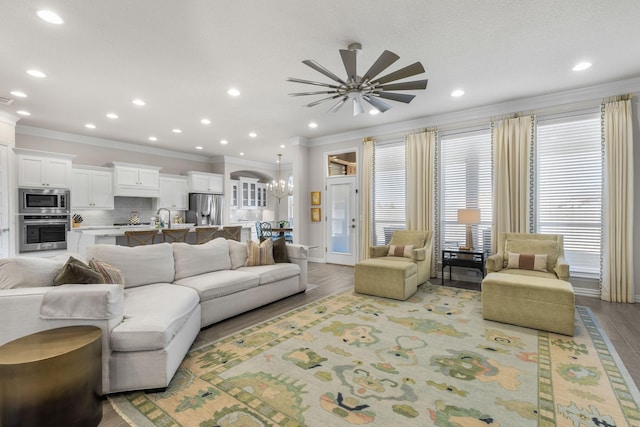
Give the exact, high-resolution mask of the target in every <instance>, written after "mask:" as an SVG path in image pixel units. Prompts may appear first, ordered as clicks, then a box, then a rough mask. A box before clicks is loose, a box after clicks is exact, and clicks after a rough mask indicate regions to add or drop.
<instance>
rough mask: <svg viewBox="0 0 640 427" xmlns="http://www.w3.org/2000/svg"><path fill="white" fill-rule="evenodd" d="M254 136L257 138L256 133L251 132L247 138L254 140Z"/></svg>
mask: <svg viewBox="0 0 640 427" xmlns="http://www.w3.org/2000/svg"><path fill="white" fill-rule="evenodd" d="M256 136H258V134H257V133H255V132H251V133H250V134H249V138H255V137H256Z"/></svg>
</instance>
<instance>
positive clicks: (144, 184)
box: [110, 162, 161, 197]
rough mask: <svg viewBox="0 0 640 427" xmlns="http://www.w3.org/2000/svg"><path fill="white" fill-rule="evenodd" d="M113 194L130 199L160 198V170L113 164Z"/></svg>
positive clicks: (118, 163)
mask: <svg viewBox="0 0 640 427" xmlns="http://www.w3.org/2000/svg"><path fill="white" fill-rule="evenodd" d="M110 165H112V166H113V194H114V195H115V196H129V197H159V196H160V169H161V168H159V167H156V166H146V165H134V164H129V163H120V162H113V163H110Z"/></svg>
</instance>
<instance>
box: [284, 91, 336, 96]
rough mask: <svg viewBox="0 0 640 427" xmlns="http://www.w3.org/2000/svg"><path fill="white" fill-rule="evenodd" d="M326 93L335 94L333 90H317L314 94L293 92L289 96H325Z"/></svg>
mask: <svg viewBox="0 0 640 427" xmlns="http://www.w3.org/2000/svg"><path fill="white" fill-rule="evenodd" d="M328 93H337V91H335V90H319V91H316V92H295V93H290V94H289V96H304V95H326V94H328Z"/></svg>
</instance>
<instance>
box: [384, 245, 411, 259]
mask: <svg viewBox="0 0 640 427" xmlns="http://www.w3.org/2000/svg"><path fill="white" fill-rule="evenodd" d="M413 248H414V246H413V245H389V253H388V254H387V256H397V257H405V258H411V251H413Z"/></svg>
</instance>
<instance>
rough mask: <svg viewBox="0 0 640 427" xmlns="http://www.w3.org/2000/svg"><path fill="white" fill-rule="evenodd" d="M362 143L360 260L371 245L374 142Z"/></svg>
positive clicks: (365, 257)
mask: <svg viewBox="0 0 640 427" xmlns="http://www.w3.org/2000/svg"><path fill="white" fill-rule="evenodd" d="M362 145H363V148H362V185H361V186H360V188H361V189H362V191H361V192H360V194H361V197H362V199H361V202H362V222H361V226H360V248H361V250H360V260H363V259H367V258H369V247H370V246H371V234H372V233H371V194H372V193H373V154H374V153H373V150H374V147H375V144H374V141H373V139H371V138H365V139H364V140H363V144H362Z"/></svg>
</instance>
